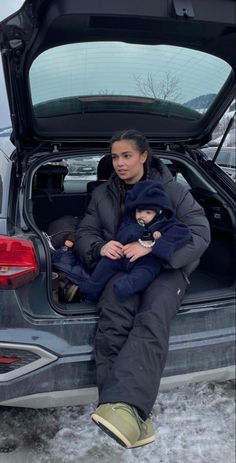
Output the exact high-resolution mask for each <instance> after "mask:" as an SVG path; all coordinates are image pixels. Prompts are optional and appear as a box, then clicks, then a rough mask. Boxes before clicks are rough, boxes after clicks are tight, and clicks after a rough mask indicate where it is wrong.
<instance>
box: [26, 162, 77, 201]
mask: <svg viewBox="0 0 236 463" xmlns="http://www.w3.org/2000/svg"><path fill="white" fill-rule="evenodd" d="M67 173H68V169H67V167H65V166H60V165H53V164H46V165H44V166H41V167H40V168H39V169H38V170H37V172H36V174H35V176H34V180H33V190H34V191H38V192H40V191H44V192H47V193H48V194H50V193H61V192H62V191H63V190H64V178H65V176H66V175H67Z"/></svg>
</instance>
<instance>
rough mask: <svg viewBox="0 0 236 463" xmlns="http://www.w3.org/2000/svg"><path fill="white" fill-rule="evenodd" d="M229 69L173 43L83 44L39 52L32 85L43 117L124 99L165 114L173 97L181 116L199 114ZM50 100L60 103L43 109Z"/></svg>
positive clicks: (33, 95)
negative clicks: (172, 44) (167, 103)
mask: <svg viewBox="0 0 236 463" xmlns="http://www.w3.org/2000/svg"><path fill="white" fill-rule="evenodd" d="M230 70H231V68H230V66H229V65H228V64H227V63H225V62H224V61H223V60H221V59H219V58H216V57H215V56H211V55H208V54H206V53H202V52H199V51H196V50H191V49H185V48H180V47H174V46H169V45H141V44H129V43H122V42H91V43H78V44H69V45H63V46H59V47H56V48H53V49H49V50H47V51H45V52H44V53H42V54H41V55H39V56H38V57H37V59H36V60H35V62H34V63H33V64H32V66H31V70H30V86H31V92H32V101H33V105H34V107H35V113H36V115H39V116H41V117H42V116H45V117H46V116H47V115H50V116H52V115H54V114H68V113H73V112H83V111H84V112H86V111H89V110H95V109H96V103H98V102H100V104H101V101H102V104H103V108H104V109H106V107H109V109H110V110H111V109H112V105H113V106H114V105H115V104H116V105H117V102H119V101H121V102H124V101H125V102H126V103H127V109H129V104H131V103H132V105H133V107H132V108H133V109H136V110H137V108H140V105H141V106H142V107H143V110H144V111H145V112H147V111H149V112H152V113H156V112H158V113H160V112H161V113H163V114H165V113H167V112H168V110H169V107H168V105H166V104H164V103H165V102H166V101H169V102H173V103H175V104H176V105H177V107H176V112H177V114H176V115H178V111H179V116H181V117H183V116H186V117H187V116H188V113H189V117H192V118H199V117H201V114H202V113H204V112H205V111H206V110H207V109H208V107H209V106H210V105H211V103H212V102H213V100H214V98H215V96H216V95H217V93H218V92H219V90H220V89H221V88H222V86H223V84H224V83H225V81H226V79H227V77H228V76H229V73H230ZM59 99H60V100H59ZM157 100H158V102H159V103H158V104H157V103H156V102H157ZM49 101H57V104H56V105H55V104H54V105H47V106H44V107H43V109H42V104H43V103H45V102H49ZM160 102H162V104H161V105H160ZM135 103H136V107H135V108H134V104H135ZM40 105H41V106H40ZM138 105H139V106H138ZM40 111H41V112H40ZM191 111H192V112H191Z"/></svg>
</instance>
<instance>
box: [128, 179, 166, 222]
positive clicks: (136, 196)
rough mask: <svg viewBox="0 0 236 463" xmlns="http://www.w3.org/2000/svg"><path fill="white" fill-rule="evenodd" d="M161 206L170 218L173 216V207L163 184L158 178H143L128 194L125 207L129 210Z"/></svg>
mask: <svg viewBox="0 0 236 463" xmlns="http://www.w3.org/2000/svg"><path fill="white" fill-rule="evenodd" d="M158 206H159V207H160V208H161V209H163V210H164V211H165V215H166V216H168V218H170V217H172V216H173V209H172V207H171V203H170V200H169V198H168V195H167V194H166V192H165V190H164V188H163V185H162V183H161V182H159V181H158V180H143V181H140V182H138V183H136V185H134V187H133V188H132V189H131V190H129V191H128V192H127V194H126V200H125V207H126V210H127V212H129V211H132V210H134V209H136V208H139V207H140V208H142V209H144V207H145V208H146V209H154V210H155V209H156V208H157V207H158Z"/></svg>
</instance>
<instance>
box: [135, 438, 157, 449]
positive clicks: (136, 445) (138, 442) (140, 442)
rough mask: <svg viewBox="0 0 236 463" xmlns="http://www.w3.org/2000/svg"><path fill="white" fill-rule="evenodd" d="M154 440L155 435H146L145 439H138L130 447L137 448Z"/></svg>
mask: <svg viewBox="0 0 236 463" xmlns="http://www.w3.org/2000/svg"><path fill="white" fill-rule="evenodd" d="M154 441H155V436H151V437H147V438H146V439H140V440H138V441H137V442H135V444H133V445H131V447H130V448H131V449H134V448H137V447H143V446H144V445H147V444H151V443H152V442H154Z"/></svg>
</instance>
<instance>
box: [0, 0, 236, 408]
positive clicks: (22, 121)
mask: <svg viewBox="0 0 236 463" xmlns="http://www.w3.org/2000/svg"><path fill="white" fill-rule="evenodd" d="M234 17H235V2H232V0H219V1H218V2H215V0H208V1H207V2H206V1H205V0H201V1H198V2H191V0H190V1H183V0H181V1H180V0H172V1H169V0H163V1H162V2H157V1H152V0H151V1H149V2H133V1H129V2H127V0H119V2H111V1H107V0H101V1H100V2H95V1H94V0H93V1H92V0H86V1H83V0H80V1H77V2H75V1H74V2H68V1H67V0H34V1H33V2H32V1H31V0H26V1H25V3H24V4H23V6H22V8H21V9H20V10H19V11H18V12H16V13H15V14H14V15H12V16H10V17H9V18H7V19H6V20H4V21H3V22H2V23H1V24H0V47H1V51H2V61H3V68H4V74H5V81H6V87H7V92H8V99H9V105H10V112H11V115H12V116H11V120H12V133H11V142H12V143H13V145H12V144H11V143H10V142H9V141H8V140H5V139H4V137H1V141H0V147H2V148H0V149H1V151H0V405H13V406H23V407H48V406H50V407H51V406H57V405H68V404H83V403H88V402H90V401H93V400H95V399H96V394H97V389H96V379H95V378H96V375H95V362H94V353H93V344H94V334H95V331H96V324H97V319H98V316H99V315H98V313H97V310H96V306H95V305H94V304H92V303H88V302H86V301H78V300H76V299H73V300H72V302H68V301H65V300H63V298H62V297H60V295H59V297H58V294H56V292H55V288H54V279H53V277H54V276H55V275H54V273H53V271H54V269H53V267H52V263H51V259H50V248H49V246H48V241H47V239H46V235H45V233H43V232H45V231H46V230H47V226H48V224H49V222H50V221H52V220H53V219H57V218H59V217H61V216H63V215H73V216H78V217H80V216H81V217H82V216H83V214H84V212H85V210H86V207H87V202H88V189H89V184H91V175H90V173H89V175H88V176H86V172H83V178H81V175H80V173H81V172H80V171H79V172H77V174H73V180H72V181H68V177H69V176H68V166H70V165H75V164H76V163H78V165H82V164H83V163H84V162H85V161H86V162H87V161H88V162H89V160H90V159H92V158H93V159H94V158H95V159H99V158H101V157H103V156H105V155H107V154H109V148H108V144H109V139H110V137H111V135H112V134H114V132H116V131H118V130H122V129H127V128H135V129H138V130H141V131H142V132H144V133H145V134H146V135H147V137H148V139H149V141H150V143H151V146H152V150H153V157H154V158H155V157H156V156H158V157H159V158H161V159H162V161H163V162H164V163H166V165H167V166H168V167H169V169H170V170H171V172H172V174H173V176H174V177H175V179H176V181H177V182H178V181H179V182H182V183H184V185H185V186H186V188H188V189H190V190H191V192H192V194H193V196H194V197H195V198H196V199H197V201H198V202H199V203H200V204H201V205H202V206H203V207H204V209H205V212H206V215H207V217H208V219H209V222H210V226H211V232H212V239H211V244H210V246H209V248H208V249H207V251H206V253H205V254H204V256H203V257H202V259H201V262H200V265H199V266H198V268H197V269H196V270H195V271H194V272H193V273H192V275H191V277H190V285H189V289H188V291H187V294H186V297H185V299H184V301H183V304H182V306H181V309H180V311H179V313H178V315H177V317H176V318H175V320H174V321H173V323H172V331H171V338H170V348H169V356H168V361H167V364H166V367H165V370H164V376H163V379H162V387H169V386H171V385H172V384H173V385H175V386H176V385H178V384H181V383H182V382H184V381H200V380H225V379H230V378H233V377H234V373H235V369H234V360H235V350H234V349H235V326H234V322H235V318H234V301H235V299H234V296H235V292H234V287H235V265H234V250H235V230H236V218H235V184H234V182H233V181H232V179H231V178H230V177H229V176H228V175H227V174H226V173H225V172H224V171H223V170H222V169H221V168H219V167H218V166H217V164H216V163H215V161H214V162H213V161H211V160H207V159H206V156H205V155H204V153H203V152H202V151H201V147H203V146H204V145H206V144H207V143H208V142H209V141H210V139H211V136H212V132H213V130H214V128H215V127H216V125H217V122H218V121H219V120H220V118H221V116H222V115H223V113H224V112H225V111H226V109H227V107H228V106H229V105H230V103H231V101H232V100H233V98H234V97H235V88H236V50H235V42H236V41H235V36H236V25H235V21H234ZM3 140H4V142H3ZM99 181H100V182H101V181H106V180H104V179H102V180H99ZM93 182H94V180H93ZM95 183H96V182H95ZM98 183H99V182H98ZM95 188H96V185H95ZM95 191H96V190H95ZM95 191H94V193H93V194H96V193H95Z"/></svg>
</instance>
